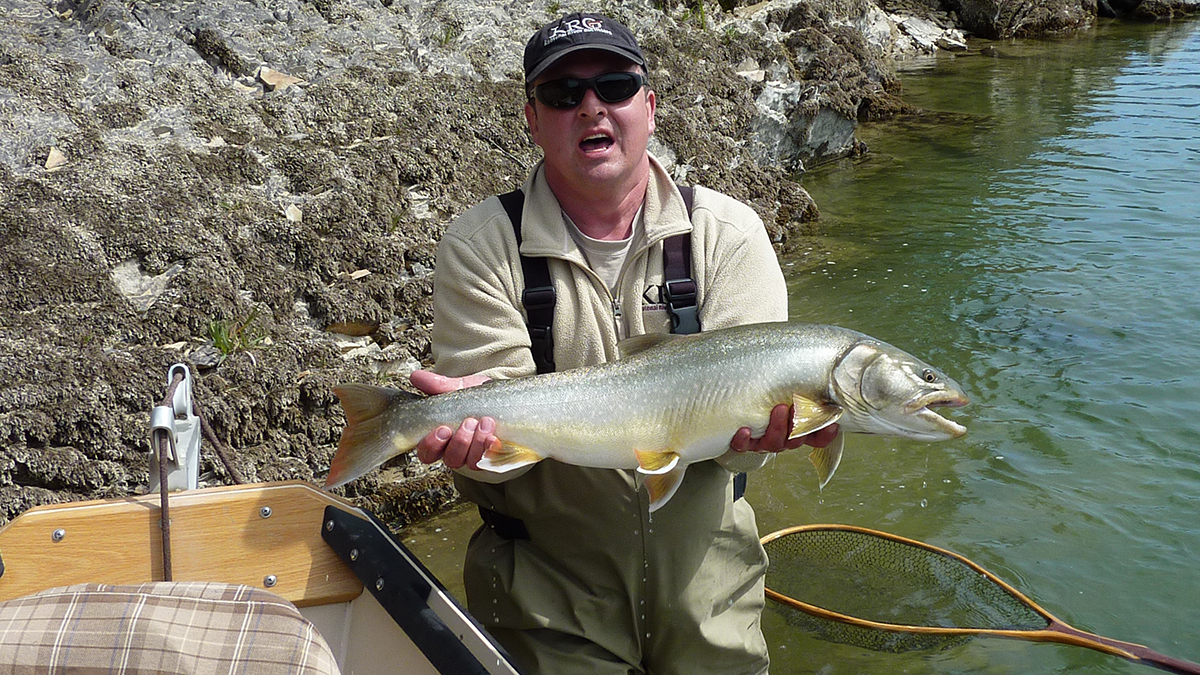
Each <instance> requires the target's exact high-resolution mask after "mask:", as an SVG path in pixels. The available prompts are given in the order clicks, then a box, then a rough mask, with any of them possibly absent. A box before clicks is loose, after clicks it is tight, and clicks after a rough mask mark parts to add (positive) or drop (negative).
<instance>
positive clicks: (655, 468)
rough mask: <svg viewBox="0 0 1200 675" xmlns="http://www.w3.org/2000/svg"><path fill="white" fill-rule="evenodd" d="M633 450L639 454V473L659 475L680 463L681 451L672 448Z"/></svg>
mask: <svg viewBox="0 0 1200 675" xmlns="http://www.w3.org/2000/svg"><path fill="white" fill-rule="evenodd" d="M633 452H634V454H635V455H637V461H638V473H642V474H649V475H652V476H657V475H661V474H664V473H668V472H670V471H671V470H672V469H674V468H675V467H676V466H678V465H679V453H677V452H674V451H671V450H666V451H653V450H634V451H633Z"/></svg>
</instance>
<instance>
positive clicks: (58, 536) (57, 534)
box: [50, 529, 67, 541]
mask: <svg viewBox="0 0 1200 675" xmlns="http://www.w3.org/2000/svg"><path fill="white" fill-rule="evenodd" d="M50 538H51V539H53V540H54V541H62V540H63V539H66V538H67V531H66V530H63V529H57V530H55V531H54V534H52V535H50Z"/></svg>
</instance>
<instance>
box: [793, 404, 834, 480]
mask: <svg viewBox="0 0 1200 675" xmlns="http://www.w3.org/2000/svg"><path fill="white" fill-rule="evenodd" d="M841 416H842V407H841V406H839V405H837V404H835V403H825V402H822V401H814V400H812V399H810V398H805V397H804V396H801V395H800V394H792V433H791V434H789V435H788V439H789V440H790V439H792V438H796V437H797V436H803V435H805V434H811V433H812V432H814V431H818V430H820V429H824V428H825V427H827V426H829V425H830V424H833V423H834V422H836V421H838V419H839V418H841ZM835 466H836V465H835Z"/></svg>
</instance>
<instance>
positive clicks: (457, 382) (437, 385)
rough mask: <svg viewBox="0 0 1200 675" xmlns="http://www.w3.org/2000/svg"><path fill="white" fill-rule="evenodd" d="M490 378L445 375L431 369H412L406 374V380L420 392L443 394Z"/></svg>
mask: <svg viewBox="0 0 1200 675" xmlns="http://www.w3.org/2000/svg"><path fill="white" fill-rule="evenodd" d="M490 379H491V378H489V377H487V376H486V375H464V376H463V377H446V376H445V375H438V374H437V373H435V372H433V371H431V370H414V371H413V372H412V374H411V375H409V376H408V381H409V382H412V385H413V386H414V387H416V388H417V389H420V390H421V391H422V392H424V393H426V394H429V395H430V396H432V395H434V394H444V393H446V392H448V391H455V390H457V389H466V388H467V387H474V386H476V385H479V384H483V383H484V382H487V381H488V380H490Z"/></svg>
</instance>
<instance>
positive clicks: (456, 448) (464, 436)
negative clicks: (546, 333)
mask: <svg viewBox="0 0 1200 675" xmlns="http://www.w3.org/2000/svg"><path fill="white" fill-rule="evenodd" d="M489 379H491V378H488V377H486V376H483V375H467V376H465V377H446V376H445V375H438V374H437V373H434V372H431V371H428V370H415V371H413V374H412V375H410V376H409V377H408V381H409V382H412V384H413V386H414V387H416V388H417V389H420V390H421V391H423V392H425V393H426V394H429V395H431V396H432V395H434V394H444V393H446V392H448V391H455V390H457V389H466V388H467V387H474V386H476V385H480V384H483V383H484V382H487V381H488V380H489ZM495 432H496V420H494V419H492V418H490V417H484V418H482V419H475V418H474V417H468V418H467V419H465V420H463V421H462V424H460V425H459V427H458V429H457V430H455V429H451V428H450V427H448V426H440V427H438V428H436V429H434V430H433V431H431V432H429V434H428V435H427V436H425V438H422V439H421V442H420V443H417V458H418V459H420V460H421V461H422V462H424V463H426V464H433V463H434V462H436V461H438V460H439V459H440V460H442V463H443V464H445V465H446V466H448V467H450V468H451V469H461V468H462V467H464V466H466V467H469V468H471V469H478V468H479V460H480V459H481V458H482V457H483V453H484V451H485V450H487V449H488V448H490V447H492V445H493V444H498V443H499V442H500V441H499V440H497V439H496V436H495Z"/></svg>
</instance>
